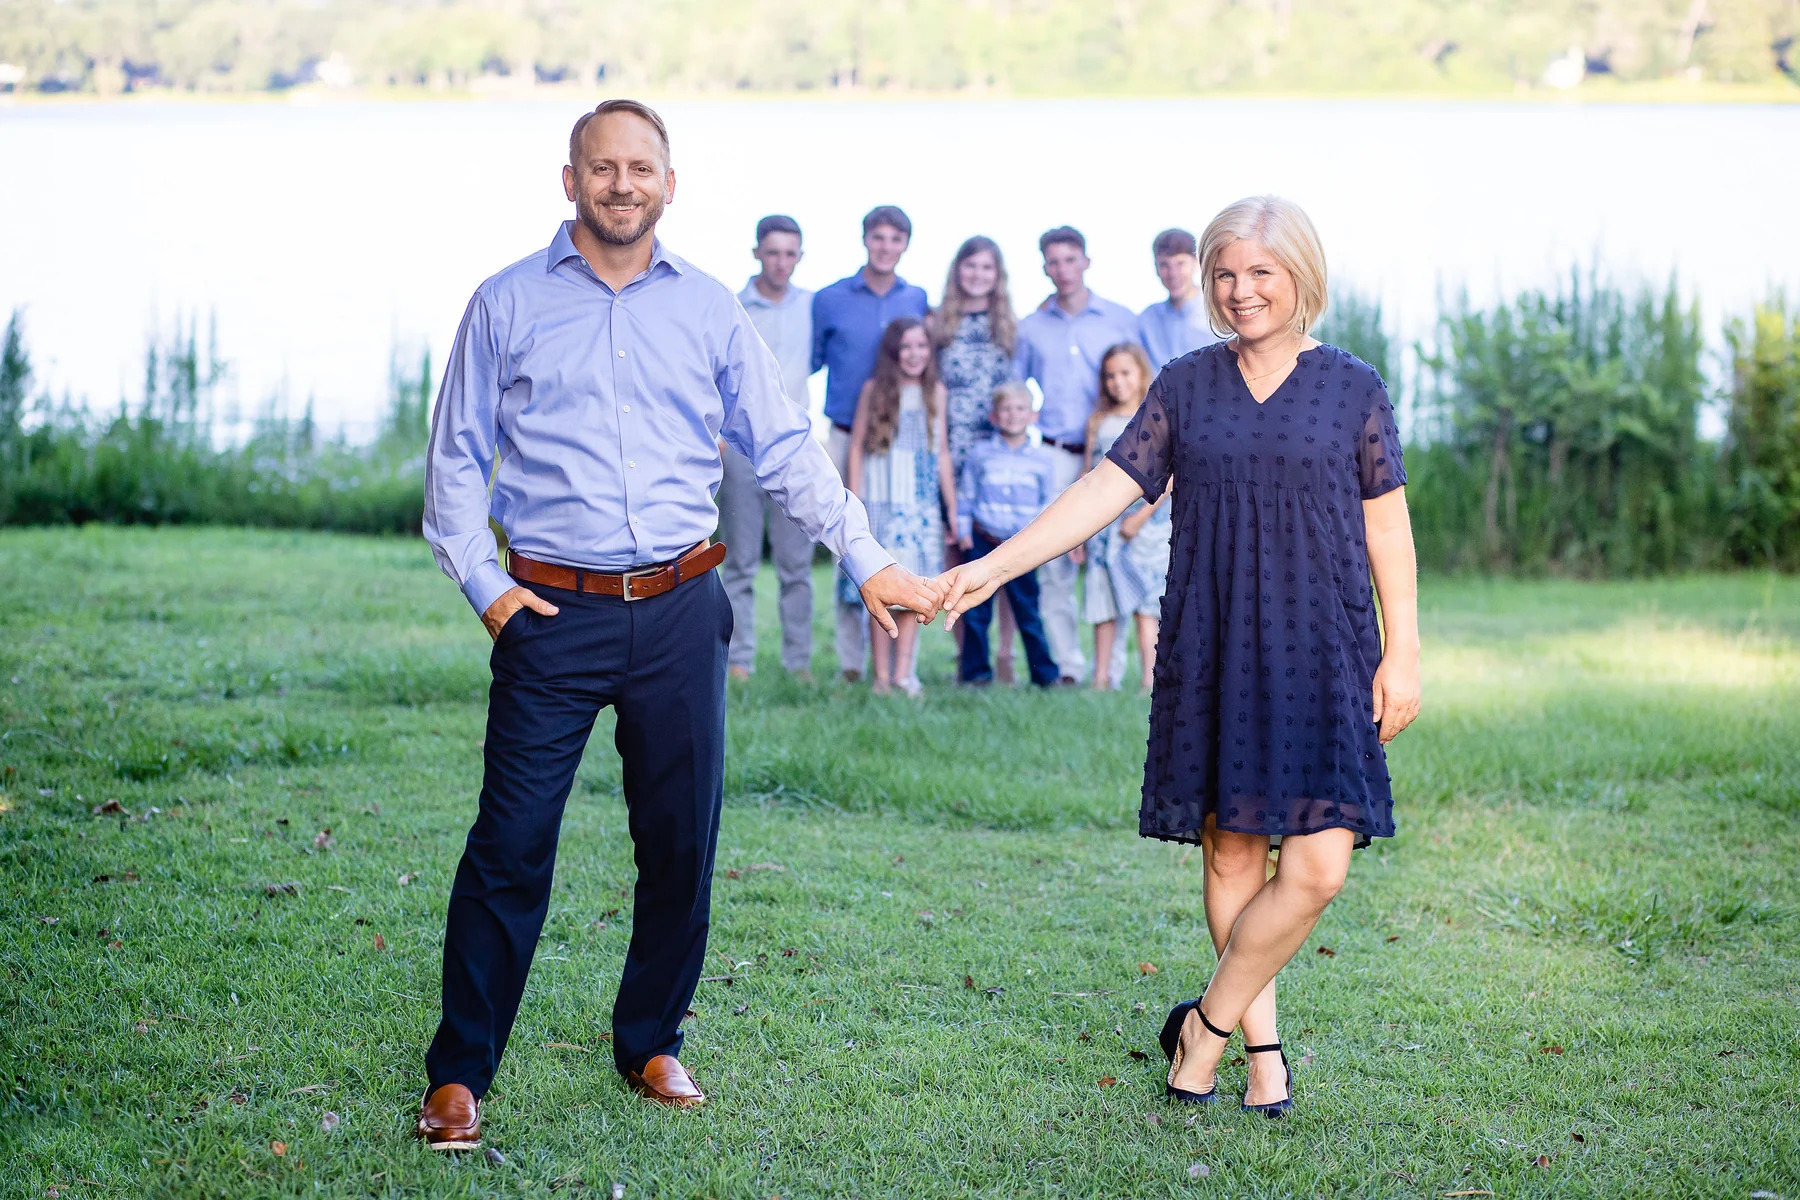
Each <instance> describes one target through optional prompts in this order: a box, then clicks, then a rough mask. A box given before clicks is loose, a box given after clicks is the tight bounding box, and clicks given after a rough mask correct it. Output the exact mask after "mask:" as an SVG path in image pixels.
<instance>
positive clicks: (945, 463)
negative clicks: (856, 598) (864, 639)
mask: <svg viewBox="0 0 1800 1200" xmlns="http://www.w3.org/2000/svg"><path fill="white" fill-rule="evenodd" d="M1154 375H1155V371H1154V369H1153V368H1152V366H1151V364H1150V360H1149V357H1148V356H1147V355H1146V354H1145V353H1144V350H1143V348H1142V347H1141V346H1140V345H1138V343H1136V342H1120V343H1118V344H1116V345H1113V346H1111V347H1109V348H1108V349H1107V350H1106V352H1105V354H1104V355H1103V356H1102V358H1101V361H1100V378H1099V379H1098V380H1097V381H1096V383H1097V391H1098V396H1099V402H1098V403H1097V404H1096V406H1095V408H1094V412H1093V415H1092V416H1091V417H1090V418H1089V420H1088V426H1087V439H1086V447H1087V451H1086V452H1087V455H1088V458H1087V467H1088V469H1090V470H1091V469H1093V468H1094V467H1095V466H1097V465H1098V464H1099V462H1100V459H1101V458H1103V457H1104V456H1105V454H1106V451H1107V450H1108V448H1110V447H1111V445H1112V443H1113V441H1114V440H1115V439H1116V438H1118V436H1119V435H1120V434H1121V433H1122V432H1124V430H1125V427H1126V425H1127V424H1128V423H1129V422H1130V420H1131V418H1132V417H1133V416H1134V415H1135V414H1136V413H1137V410H1138V406H1139V405H1140V404H1142V403H1143V400H1144V396H1145V394H1146V393H1147V392H1148V391H1149V389H1150V383H1151V380H1152V379H1153V378H1154ZM945 409H946V394H945V389H944V386H943V384H942V383H941V382H940V381H939V379H938V378H937V368H936V361H935V356H934V355H933V353H932V342H931V336H930V331H929V329H928V327H927V325H926V323H925V321H923V320H921V319H919V318H915V317H903V318H901V319H899V320H896V321H894V322H893V323H891V324H890V325H889V326H888V327H887V329H886V331H885V332H884V334H883V336H882V339H881V345H880V351H879V357H878V358H877V361H876V367H875V374H874V377H873V378H871V379H870V380H869V382H868V384H867V385H866V386H865V389H864V393H863V396H862V401H861V403H860V404H859V405H858V407H857V413H856V421H855V425H854V428H853V429H852V431H851V446H850V466H849V471H848V483H849V486H850V490H851V491H853V492H855V493H856V495H857V496H859V497H860V498H861V499H862V501H863V503H864V505H865V506H866V507H867V508H868V511H869V523H870V528H871V531H872V532H873V533H874V535H875V538H876V540H878V541H879V542H881V544H882V545H883V546H885V547H886V548H887V549H888V550H889V552H891V553H892V554H893V555H894V557H895V558H896V559H897V560H898V561H899V562H900V564H901V565H902V566H904V567H906V569H908V570H909V571H912V572H914V573H915V574H919V575H924V576H928V577H929V576H932V575H936V574H938V573H939V572H941V571H942V570H943V569H944V568H945V566H946V565H948V563H949V562H952V561H965V560H972V559H976V558H981V557H983V556H985V555H986V554H988V553H990V552H991V551H992V550H993V549H994V548H995V547H996V546H998V545H999V544H1000V543H1001V542H1003V541H1005V540H1006V539H1007V538H1009V537H1011V536H1013V535H1014V534H1016V533H1018V532H1019V531H1020V530H1021V529H1023V528H1024V527H1025V526H1026V525H1027V524H1029V523H1030V522H1031V520H1032V519H1033V518H1034V517H1036V516H1037V515H1038V513H1040V512H1042V511H1043V510H1044V508H1045V507H1046V506H1048V505H1049V503H1050V502H1051V501H1052V500H1053V499H1055V498H1056V495H1057V492H1058V491H1059V490H1060V489H1058V488H1057V487H1056V472H1055V469H1054V466H1053V464H1052V462H1051V460H1050V456H1049V454H1048V452H1047V451H1046V450H1045V449H1044V448H1043V447H1042V446H1041V445H1040V444H1038V443H1037V442H1036V441H1035V440H1034V439H1033V438H1032V436H1031V426H1032V423H1033V421H1034V419H1035V413H1034V411H1033V401H1032V395H1031V392H1030V391H1029V390H1028V389H1027V388H1026V387H1025V385H1024V384H1022V383H1003V384H1001V385H1000V386H999V387H997V388H995V389H994V392H993V395H992V401H991V409H990V412H989V421H990V423H991V424H992V425H993V428H994V432H993V434H992V435H991V436H989V437H988V438H987V439H986V440H984V441H981V442H977V443H976V444H975V445H974V447H973V448H972V449H971V450H970V451H969V453H968V455H967V457H966V459H965V461H964V464H963V467H962V471H961V472H960V475H957V474H955V473H953V471H952V468H951V461H950V450H949V441H948V436H947V433H946V414H945ZM946 514H949V516H950V520H951V522H952V524H951V526H949V527H946V524H945V515H946ZM1169 528H1170V526H1169V510H1168V494H1167V493H1164V495H1163V496H1162V497H1160V498H1159V499H1158V500H1157V501H1156V502H1155V503H1154V504H1151V503H1148V502H1146V501H1142V500H1140V501H1138V502H1137V503H1136V504H1134V505H1132V507H1131V508H1130V509H1128V510H1127V511H1126V512H1125V513H1124V514H1123V515H1122V516H1121V517H1120V518H1119V519H1118V520H1116V521H1114V522H1113V523H1112V524H1111V525H1109V526H1107V527H1106V528H1105V529H1103V530H1101V531H1100V532H1099V533H1098V534H1096V535H1095V536H1094V537H1093V538H1092V539H1090V540H1089V541H1088V543H1087V544H1086V546H1084V547H1082V548H1080V549H1079V550H1077V551H1076V552H1075V555H1074V556H1073V557H1074V558H1075V560H1076V561H1077V562H1078V563H1084V564H1085V567H1086V580H1085V599H1084V606H1083V615H1084V617H1085V619H1086V621H1087V623H1088V624H1090V625H1091V626H1092V627H1093V631H1094V632H1093V637H1094V658H1093V662H1094V686H1095V687H1096V688H1101V689H1105V688H1109V687H1118V686H1122V683H1123V680H1122V678H1116V677H1114V676H1113V672H1112V670H1111V665H1112V664H1113V663H1114V661H1115V654H1114V647H1115V643H1119V642H1122V640H1123V639H1125V638H1127V637H1128V636H1129V634H1130V627H1129V626H1126V627H1121V624H1120V623H1121V622H1130V623H1132V624H1135V627H1136V630H1137V635H1138V651H1139V659H1140V672H1141V679H1140V686H1141V687H1142V689H1143V690H1144V691H1146V692H1147V691H1149V689H1150V683H1151V674H1152V671H1153V669H1154V666H1155V660H1156V635H1157V620H1158V613H1159V606H1160V604H1161V601H1162V595H1163V590H1164V585H1165V583H1166V579H1167V575H1168V569H1169ZM954 555H960V556H961V558H953V557H952V556H954ZM1001 596H1004V598H1005V600H1004V602H1005V603H1006V604H1007V605H1008V606H1009V607H1010V609H1011V614H1012V617H1013V624H1014V625H1015V626H1016V628H1017V629H1018V632H1019V635H1020V637H1021V638H1022V640H1023V641H1024V645H1025V657H1026V662H1027V664H1028V666H1029V669H1030V675H1031V681H1032V683H1034V684H1036V685H1038V686H1040V687H1050V686H1054V685H1055V684H1057V683H1058V682H1059V681H1061V679H1062V677H1061V674H1060V672H1059V670H1058V667H1057V663H1056V661H1055V659H1054V658H1053V657H1052V654H1051V650H1050V643H1049V640H1048V638H1047V637H1046V634H1045V631H1044V624H1043V621H1042V619H1041V617H1040V615H1039V611H1038V582H1037V573H1036V572H1035V571H1033V572H1028V573H1026V574H1024V575H1020V576H1018V577H1017V578H1014V579H1012V580H1009V581H1008V582H1007V583H1006V584H1005V585H1004V587H1003V588H1002V589H1001V591H1000V593H998V594H996V596H995V597H994V598H993V599H990V600H988V601H987V602H985V603H983V604H981V605H979V606H977V607H976V608H973V609H971V610H970V611H969V612H968V613H966V614H964V617H963V619H962V622H961V623H960V624H959V625H958V626H957V627H956V633H957V634H958V635H959V640H960V643H961V644H960V647H959V652H958V655H959V657H958V678H959V679H960V681H961V682H962V683H964V684H968V685H971V686H982V685H985V684H988V683H991V682H992V681H993V679H994V667H993V663H992V661H991V658H990V649H989V638H988V631H989V629H990V627H991V625H992V622H993V617H994V609H995V607H996V604H997V602H999V600H1000V597H1001ZM1002 628H1003V630H1004V625H1003V626H1002ZM899 629H900V636H899V637H898V638H897V639H890V638H888V637H887V636H886V634H885V633H884V632H882V631H880V630H879V629H876V630H873V631H872V634H873V636H872V637H871V650H872V656H873V664H872V667H873V674H874V690H875V691H876V692H888V691H891V690H893V689H894V688H896V687H897V688H899V689H901V690H903V691H905V692H907V693H908V694H911V695H917V694H919V692H920V691H921V690H922V689H921V685H920V683H919V680H918V676H917V673H916V665H917V659H918V630H919V627H918V625H916V624H915V623H913V622H910V621H903V622H901V623H900V626H899ZM1009 636H1010V635H1009Z"/></svg>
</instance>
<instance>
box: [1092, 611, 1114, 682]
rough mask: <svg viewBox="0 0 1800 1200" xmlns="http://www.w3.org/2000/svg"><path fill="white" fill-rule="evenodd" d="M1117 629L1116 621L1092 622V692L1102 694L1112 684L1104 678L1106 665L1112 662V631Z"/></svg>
mask: <svg viewBox="0 0 1800 1200" xmlns="http://www.w3.org/2000/svg"><path fill="white" fill-rule="evenodd" d="M1118 627H1119V623H1118V622H1117V621H1096V622H1094V690H1095V691H1096V692H1104V691H1106V690H1107V688H1108V686H1109V685H1110V684H1111V683H1112V681H1111V680H1110V679H1108V678H1107V677H1106V671H1107V667H1108V665H1109V664H1110V663H1111V662H1112V649H1113V631H1114V630H1116V629H1117V628H1118Z"/></svg>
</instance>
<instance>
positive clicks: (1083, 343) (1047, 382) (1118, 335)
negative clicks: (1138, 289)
mask: <svg viewBox="0 0 1800 1200" xmlns="http://www.w3.org/2000/svg"><path fill="white" fill-rule="evenodd" d="M1137 340H1138V335H1137V314H1136V313H1134V312H1132V311H1131V310H1130V309H1129V308H1126V307H1125V306H1124V305H1123V304H1114V303H1113V302H1112V301H1111V300H1106V299H1103V298H1101V297H1100V296H1096V295H1095V294H1094V293H1093V292H1091V291H1090V292H1089V293H1088V302H1087V307H1086V308H1084V309H1082V310H1081V312H1079V313H1077V314H1076V315H1075V316H1072V317H1071V316H1070V315H1069V314H1068V313H1066V312H1064V311H1063V309H1062V305H1060V304H1058V303H1057V302H1056V300H1055V299H1054V298H1052V299H1050V300H1047V301H1045V302H1044V305H1043V307H1042V308H1040V309H1038V310H1037V311H1036V312H1034V313H1032V314H1031V315H1030V316H1028V317H1026V318H1025V319H1024V320H1023V321H1020V322H1019V344H1018V349H1017V350H1015V351H1014V352H1013V370H1014V371H1015V372H1017V374H1018V376H1019V378H1020V379H1035V380H1037V385H1038V390H1039V391H1041V392H1043V394H1044V404H1043V407H1042V408H1040V409H1039V410H1038V430H1039V432H1041V433H1042V434H1043V435H1044V436H1045V437H1047V438H1054V439H1055V440H1057V441H1059V442H1070V443H1079V442H1080V441H1081V440H1082V439H1083V438H1085V437H1086V436H1087V423H1088V417H1089V416H1090V415H1091V414H1092V413H1093V411H1094V401H1095V400H1096V399H1098V398H1099V395H1100V360H1101V358H1102V357H1104V356H1105V354H1106V352H1107V350H1109V349H1111V348H1112V347H1113V346H1116V345H1118V344H1119V343H1120V342H1136V341H1137Z"/></svg>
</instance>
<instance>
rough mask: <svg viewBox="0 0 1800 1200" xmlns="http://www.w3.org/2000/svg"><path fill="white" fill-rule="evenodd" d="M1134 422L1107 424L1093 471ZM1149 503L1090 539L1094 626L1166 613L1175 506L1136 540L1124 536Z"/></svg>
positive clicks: (1098, 433) (1137, 503)
mask: <svg viewBox="0 0 1800 1200" xmlns="http://www.w3.org/2000/svg"><path fill="white" fill-rule="evenodd" d="M1130 421H1131V418H1130V417H1122V416H1112V417H1105V418H1102V419H1101V421H1100V425H1099V428H1098V429H1096V430H1095V432H1094V444H1093V445H1091V446H1089V447H1088V465H1089V466H1090V467H1095V466H1099V465H1100V460H1101V459H1103V458H1105V457H1106V452H1107V451H1108V450H1110V449H1111V448H1112V444H1113V442H1114V441H1116V440H1117V439H1118V436H1119V435H1120V434H1121V433H1123V432H1125V426H1126V425H1128V424H1129V423H1130ZM1144 504H1145V502H1144V501H1142V500H1134V501H1133V502H1132V504H1131V507H1130V508H1128V509H1126V510H1125V511H1124V512H1123V513H1121V514H1120V515H1119V516H1118V517H1117V518H1116V519H1115V520H1114V521H1113V523H1112V524H1110V525H1108V526H1107V527H1106V528H1105V529H1102V530H1101V531H1100V532H1099V533H1096V534H1095V535H1094V536H1093V537H1091V538H1089V539H1088V543H1087V599H1086V603H1085V604H1084V605H1083V608H1084V611H1083V613H1082V615H1083V616H1084V617H1086V618H1087V620H1088V622H1089V623H1090V624H1096V625H1097V624H1099V623H1100V622H1102V621H1115V620H1117V619H1118V618H1120V617H1122V616H1130V615H1131V614H1133V613H1142V614H1143V615H1144V616H1147V617H1154V616H1156V615H1157V613H1158V612H1159V611H1160V606H1161V604H1162V597H1163V591H1164V590H1165V589H1166V588H1167V586H1168V579H1169V530H1170V528H1171V527H1170V524H1169V506H1168V505H1166V504H1165V505H1163V506H1162V507H1161V508H1159V509H1157V510H1156V511H1155V512H1154V513H1152V514H1151V516H1150V519H1149V520H1148V521H1145V522H1144V524H1143V527H1142V528H1141V529H1139V530H1138V534H1137V536H1136V537H1133V538H1127V537H1124V536H1123V535H1121V534H1120V533H1119V525H1120V523H1121V522H1123V521H1124V520H1125V518H1126V517H1129V516H1131V515H1133V514H1134V513H1138V512H1141V511H1143V508H1144Z"/></svg>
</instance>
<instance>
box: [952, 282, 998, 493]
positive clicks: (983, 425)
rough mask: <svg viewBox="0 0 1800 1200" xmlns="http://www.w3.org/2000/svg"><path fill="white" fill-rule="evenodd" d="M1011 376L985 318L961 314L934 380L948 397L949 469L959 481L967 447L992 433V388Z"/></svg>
mask: <svg viewBox="0 0 1800 1200" xmlns="http://www.w3.org/2000/svg"><path fill="white" fill-rule="evenodd" d="M1012 377H1013V369H1012V356H1011V355H1009V354H1008V353H1007V352H1006V351H1005V350H1003V349H1001V348H1000V347H999V346H997V345H995V344H994V339H993V336H992V335H991V334H990V333H989V330H988V315H987V314H986V313H984V312H979V313H964V314H963V317H962V320H961V321H960V322H958V323H957V326H956V332H955V333H954V334H953V335H951V338H950V341H949V342H948V343H946V344H945V345H944V347H943V349H941V350H939V351H938V378H940V379H942V380H943V381H944V390H945V391H946V392H947V393H948V394H949V397H950V403H949V405H948V406H947V407H948V415H949V421H950V427H949V430H948V433H949V436H950V470H951V471H952V472H953V473H954V476H955V478H958V479H960V478H962V469H963V460H964V459H966V458H968V457H969V447H971V446H973V445H974V444H975V443H976V442H979V441H981V440H982V439H983V438H985V437H988V436H990V435H991V434H992V433H993V432H994V426H993V424H992V423H991V422H990V421H989V420H988V414H989V413H990V412H992V411H993V407H994V389H995V388H997V387H999V386H1000V385H1001V384H1003V383H1005V382H1007V381H1008V380H1009V379H1011V378H1012Z"/></svg>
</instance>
